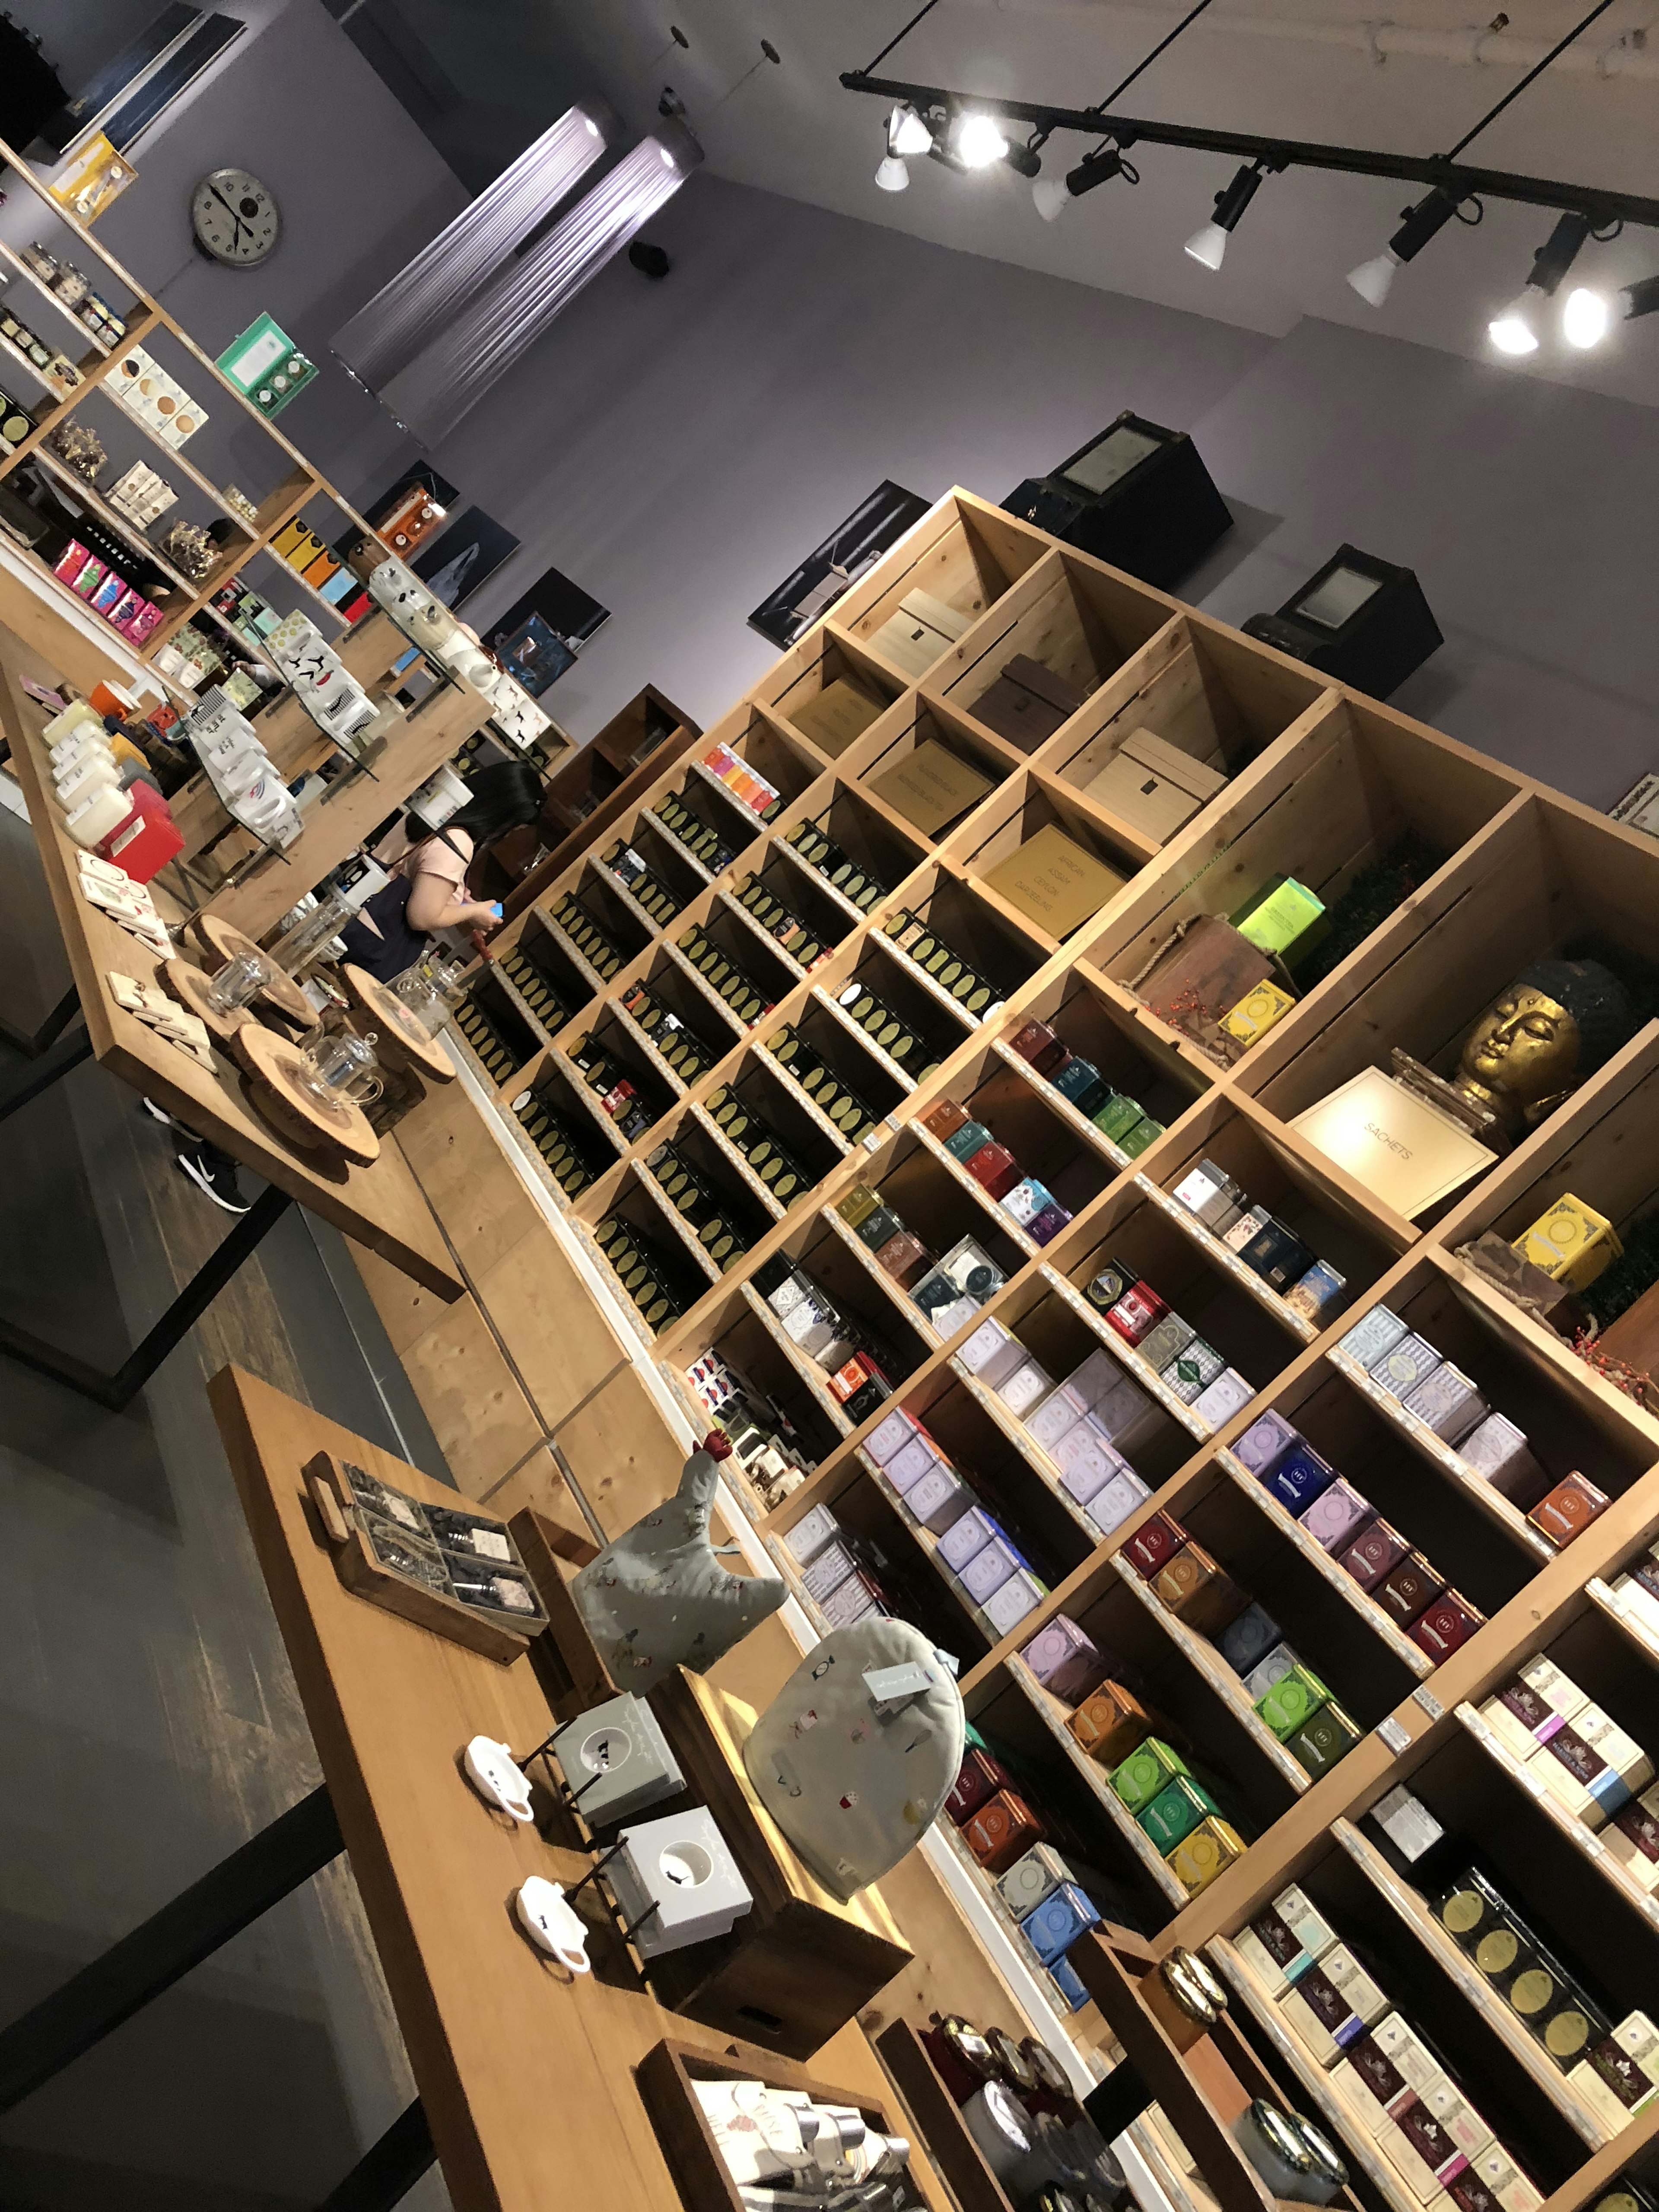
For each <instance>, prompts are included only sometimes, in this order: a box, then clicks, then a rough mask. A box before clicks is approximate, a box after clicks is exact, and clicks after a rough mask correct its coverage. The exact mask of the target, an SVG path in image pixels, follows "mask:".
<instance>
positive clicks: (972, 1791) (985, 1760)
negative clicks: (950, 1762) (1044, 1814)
mask: <svg viewBox="0 0 1659 2212" xmlns="http://www.w3.org/2000/svg"><path fill="white" fill-rule="evenodd" d="M1012 1784H1013V1778H1012V1775H1011V1774H1010V1773H1009V1771H1008V1770H1007V1768H1006V1766H1005V1765H1003V1764H1002V1761H1001V1760H1000V1759H996V1758H994V1756H993V1755H992V1753H990V1752H988V1751H987V1750H985V1749H984V1747H982V1746H981V1745H979V1744H970V1745H969V1748H968V1750H967V1752H966V1753H965V1754H964V1755H963V1762H962V1771H961V1772H960V1773H959V1774H958V1775H957V1778H956V1781H955V1784H953V1785H952V1788H951V1794H950V1796H948V1797H947V1798H946V1799H945V1811H946V1812H947V1813H948V1814H950V1816H951V1819H952V1820H954V1821H955V1822H956V1824H957V1827H961V1826H963V1822H964V1821H967V1820H971V1819H972V1817H973V1815H974V1814H975V1813H977V1812H978V1810H979V1808H980V1807H981V1805H988V1804H989V1803H990V1802H991V1800H992V1798H993V1797H994V1796H996V1794H997V1792H998V1791H999V1790H1007V1789H1011V1788H1012Z"/></svg>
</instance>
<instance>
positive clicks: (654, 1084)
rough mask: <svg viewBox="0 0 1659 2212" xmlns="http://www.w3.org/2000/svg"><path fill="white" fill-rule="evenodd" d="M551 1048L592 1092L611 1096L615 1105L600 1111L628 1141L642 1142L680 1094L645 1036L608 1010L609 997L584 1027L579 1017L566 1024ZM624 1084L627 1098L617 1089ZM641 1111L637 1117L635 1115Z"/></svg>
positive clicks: (668, 1111) (624, 1016) (610, 1008)
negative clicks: (566, 1062)
mask: <svg viewBox="0 0 1659 2212" xmlns="http://www.w3.org/2000/svg"><path fill="white" fill-rule="evenodd" d="M555 1049H556V1051H559V1052H561V1053H562V1054H564V1056H565V1057H566V1058H567V1059H568V1060H570V1061H571V1063H572V1064H573V1065H574V1066H576V1067H577V1068H579V1069H580V1071H581V1073H582V1074H583V1076H584V1077H585V1078H586V1084H587V1088H588V1091H589V1092H590V1094H591V1095H592V1097H595V1098H599V1099H602V1100H603V1099H613V1100H614V1101H615V1104H614V1106H607V1107H606V1109H605V1111H606V1114H607V1117H608V1118H609V1119H610V1120H611V1121H614V1122H615V1123H616V1125H617V1128H618V1129H619V1130H620V1131H621V1132H622V1134H623V1141H624V1143H625V1144H627V1145H629V1146H636V1145H638V1144H640V1143H641V1142H642V1141H643V1139H644V1138H645V1136H646V1134H647V1132H648V1131H649V1130H650V1129H652V1128H653V1127H655V1126H656V1124H657V1123H658V1122H659V1121H661V1120H662V1118H663V1116H664V1115H665V1114H668V1113H671V1111H672V1110H673V1109H674V1107H675V1105H676V1104H677V1103H678V1096H679V1094H678V1093H677V1091H676V1090H675V1088H674V1086H673V1085H672V1084H671V1082H670V1081H669V1080H668V1079H666V1078H665V1076H664V1075H662V1074H660V1073H659V1072H658V1068H657V1064H656V1060H655V1057H654V1055H653V1053H652V1052H651V1050H650V1048H649V1046H648V1045H647V1043H646V1041H645V1039H644V1038H643V1037H642V1036H641V1035H640V1033H639V1031H638V1030H635V1028H634V1026H633V1024H632V1023H630V1022H629V1019H628V1018H627V1016H626V1015H625V1014H623V1013H622V1012H620V1010H617V1011H614V1012H613V1010H612V1007H611V1002H610V1001H608V1000H606V1001H602V1002H601V1004H600V1005H599V1007H597V1008H596V1009H595V1010H594V1012H593V1016H592V1020H591V1021H590V1022H589V1023H588V1024H586V1027H584V1026H583V1025H582V1024H580V1023H579V1022H573V1023H571V1024H570V1025H569V1027H568V1029H567V1030H565V1032H564V1033H563V1035H562V1037H561V1039H560V1042H559V1043H558V1045H557V1046H556V1048H555ZM624 1084H626V1085H628V1086H629V1090H630V1091H631V1093H632V1096H631V1097H629V1095H628V1093H627V1092H623V1091H622V1089H621V1086H622V1085H624ZM641 1115H643V1117H644V1119H643V1121H640V1119H639V1117H640V1116H641Z"/></svg>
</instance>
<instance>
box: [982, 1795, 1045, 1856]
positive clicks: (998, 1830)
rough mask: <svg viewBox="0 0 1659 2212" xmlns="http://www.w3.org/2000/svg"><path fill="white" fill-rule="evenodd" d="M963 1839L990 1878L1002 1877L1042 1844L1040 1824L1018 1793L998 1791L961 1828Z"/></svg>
mask: <svg viewBox="0 0 1659 2212" xmlns="http://www.w3.org/2000/svg"><path fill="white" fill-rule="evenodd" d="M962 1833H963V1841H964V1842H965V1843H966V1844H967V1846H968V1848H969V1850H970V1851H971V1852H972V1853H973V1855H974V1857H975V1858H976V1859H977V1860H978V1861H979V1863H980V1864H981V1866H982V1867H984V1868H985V1869H987V1871H988V1872H989V1873H991V1874H1005V1873H1006V1871H1007V1869H1009V1868H1010V1867H1011V1866H1012V1864H1013V1863H1014V1861H1015V1860H1016V1859H1018V1858H1023V1857H1024V1856H1025V1853H1026V1852H1027V1851H1028V1850H1030V1848H1031V1845H1032V1844H1040V1843H1041V1842H1042V1822H1041V1821H1040V1820H1038V1819H1037V1817H1036V1814H1035V1813H1033V1812H1032V1810H1031V1808H1030V1806H1029V1805H1028V1804H1027V1803H1026V1802H1025V1800H1024V1798H1023V1797H1021V1796H1019V1795H1018V1792H1017V1791H1015V1790H999V1791H998V1792H997V1794H996V1796H994V1797H991V1798H987V1801H986V1802H985V1803H984V1804H983V1805H981V1807H980V1808H979V1810H978V1811H977V1812H976V1813H975V1814H972V1815H971V1816H970V1817H969V1819H968V1820H965V1821H963V1826H962Z"/></svg>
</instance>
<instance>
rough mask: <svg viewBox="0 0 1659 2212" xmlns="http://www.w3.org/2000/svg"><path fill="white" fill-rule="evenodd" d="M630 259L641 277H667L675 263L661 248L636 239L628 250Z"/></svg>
mask: <svg viewBox="0 0 1659 2212" xmlns="http://www.w3.org/2000/svg"><path fill="white" fill-rule="evenodd" d="M628 258H629V260H630V261H631V262H632V263H633V264H634V266H635V269H637V270H639V272H640V274H641V276H652V277H658V276H666V275H667V274H668V272H669V270H671V268H672V267H673V265H674V264H673V263H672V262H671V260H670V259H669V258H668V256H667V255H666V254H665V252H663V250H662V248H661V246H653V245H651V244H650V243H649V242H648V241H647V240H645V239H643V238H636V239H635V240H634V243H633V244H632V245H631V246H629V249H628Z"/></svg>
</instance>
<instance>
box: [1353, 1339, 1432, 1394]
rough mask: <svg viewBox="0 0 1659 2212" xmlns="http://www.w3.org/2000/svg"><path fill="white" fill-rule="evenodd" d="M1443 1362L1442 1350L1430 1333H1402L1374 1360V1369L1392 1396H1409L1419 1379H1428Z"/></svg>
mask: <svg viewBox="0 0 1659 2212" xmlns="http://www.w3.org/2000/svg"><path fill="white" fill-rule="evenodd" d="M1440 1364H1441V1361H1440V1354H1439V1353H1438V1352H1437V1351H1436V1350H1435V1348H1434V1346H1432V1345H1431V1343H1430V1342H1429V1340H1428V1339H1427V1337H1425V1336H1402V1337H1401V1340H1400V1341H1399V1343H1398V1344H1395V1345H1391V1346H1389V1350H1388V1351H1387V1352H1384V1353H1383V1356H1382V1358H1380V1359H1374V1360H1373V1361H1372V1362H1371V1364H1370V1375H1371V1377H1372V1379H1373V1380H1374V1381H1375V1382H1376V1383H1377V1385H1378V1386H1379V1387H1380V1388H1381V1389H1384V1390H1386V1391H1387V1392H1388V1394H1389V1396H1390V1397H1391V1398H1400V1399H1406V1398H1409V1397H1410V1395H1411V1394H1412V1392H1413V1390H1415V1389H1417V1387H1418V1385H1419V1383H1426V1382H1427V1381H1428V1379H1429V1377H1430V1376H1431V1375H1432V1374H1433V1372H1434V1370H1435V1369H1436V1368H1437V1367H1438V1366H1439V1365H1440Z"/></svg>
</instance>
